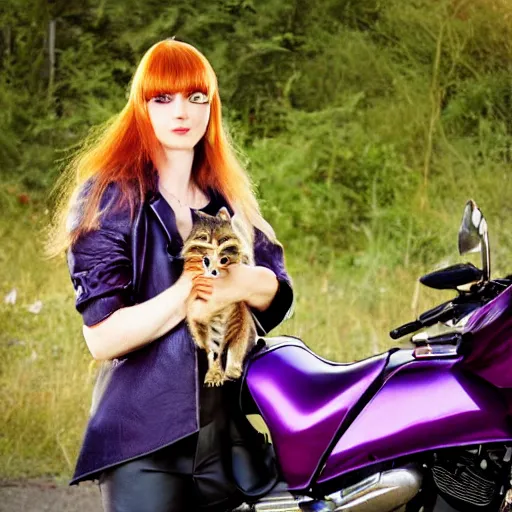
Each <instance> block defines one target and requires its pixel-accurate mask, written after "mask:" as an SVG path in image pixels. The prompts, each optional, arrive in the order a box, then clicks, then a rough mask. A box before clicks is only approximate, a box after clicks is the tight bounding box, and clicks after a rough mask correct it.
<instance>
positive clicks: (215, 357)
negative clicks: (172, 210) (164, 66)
mask: <svg viewBox="0 0 512 512" xmlns="http://www.w3.org/2000/svg"><path fill="white" fill-rule="evenodd" d="M198 216H199V220H198V221H197V222H196V223H194V226H193V228H192V231H191V233H190V235H189V237H188V238H187V240H186V241H185V243H184V244H183V249H182V256H183V258H184V262H185V264H184V269H185V270H186V269H187V267H188V266H189V265H190V266H192V265H194V266H196V265H197V263H198V262H201V263H202V265H203V267H204V269H205V275H207V276H211V277H214V278H218V277H220V276H221V273H222V271H223V270H224V269H226V268H227V267H228V266H229V265H232V264H234V263H244V264H248V265H253V264H254V261H253V251H252V247H251V244H250V242H249V237H247V236H245V233H244V228H243V226H242V225H241V224H239V223H238V222H237V218H236V216H234V217H233V218H231V217H230V215H229V212H228V211H227V209H226V208H222V209H221V210H220V211H219V213H218V214H217V215H216V216H211V215H207V214H204V213H202V212H198ZM187 323H188V326H189V329H190V332H191V334H192V337H193V339H194V341H195V343H196V344H197V346H198V347H200V348H203V349H204V350H206V352H207V355H208V372H207V374H206V376H205V380H204V382H205V384H206V385H209V386H220V385H221V384H222V383H223V382H224V381H225V380H226V379H237V378H239V377H240V376H241V375H242V368H243V366H242V365H243V360H244V357H245V355H246V354H247V352H248V351H249V350H250V348H251V347H252V346H253V345H254V342H255V339H256V329H255V326H254V320H253V318H252V315H251V313H250V311H249V308H248V306H247V305H246V304H245V302H238V303H236V304H232V305H230V306H228V307H226V308H225V309H223V310H222V311H220V312H219V313H218V314H216V315H215V316H214V317H213V318H212V319H211V320H210V321H209V322H208V323H201V322H198V321H194V320H192V319H189V318H187ZM224 353H225V354H226V357H225V360H226V363H225V366H224V365H223V354H224Z"/></svg>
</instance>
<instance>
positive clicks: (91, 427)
mask: <svg viewBox="0 0 512 512" xmlns="http://www.w3.org/2000/svg"><path fill="white" fill-rule="evenodd" d="M118 194H119V190H118V188H117V186H116V185H111V186H110V187H109V188H108V189H107V191H106V193H105V196H104V198H103V200H102V206H105V205H107V204H110V203H111V202H112V203H116V200H117V199H118V197H119V196H118ZM210 199H211V201H210V203H209V204H208V205H207V206H206V207H205V208H204V209H203V211H205V212H206V213H210V214H212V215H213V214H216V213H217V211H218V210H219V208H221V207H222V206H227V207H228V209H229V210H231V208H230V206H229V205H228V204H227V203H226V201H225V199H224V198H223V197H222V196H220V195H219V194H217V193H215V192H213V191H211V192H210ZM192 213H193V218H194V219H195V218H197V216H196V215H195V212H192ZM181 247H182V240H181V237H180V235H179V233H178V231H177V229H176V222H175V217H174V212H173V210H172V208H171V207H170V206H169V204H168V203H167V201H165V199H164V198H163V197H162V196H161V195H160V194H159V193H150V194H148V196H147V198H146V200H145V201H144V202H143V203H142V204H140V205H139V207H138V208H137V211H136V214H135V216H134V218H133V221H132V220H131V218H130V212H129V211H128V209H127V208H126V209H115V208H110V209H107V210H106V213H105V214H104V215H103V216H102V219H101V224H100V228H99V229H98V230H96V231H92V232H89V233H87V234H86V235H84V236H82V237H81V238H80V239H79V240H77V242H76V243H75V244H73V246H72V247H71V248H70V249H69V251H68V266H69V271H70V276H71V281H72V283H73V286H74V288H75V293H76V308H77V310H78V311H79V312H80V313H81V314H82V316H83V321H84V323H85V324H86V325H94V324H96V323H98V322H99V321H101V320H103V319H105V318H106V317H108V316H109V315H110V314H112V313H113V312H114V311H116V310H117V309H119V308H122V307H124V306H130V305H133V304H137V303H140V302H144V301H146V300H148V299H150V298H152V297H154V296H156V295H158V294H159V293H161V292H162V291H163V290H165V289H166V288H168V287H169V286H171V285H172V284H173V283H174V282H175V281H176V279H177V278H178V277H179V275H180V274H181V271H182V267H183V264H182V260H181V259H180V257H179V253H180V250H181ZM254 253H255V261H256V264H257V265H261V266H264V267H267V268H269V269H271V270H272V271H273V272H274V273H275V274H276V276H277V278H278V281H279V288H278V292H277V294H276V296H275V298H274V299H273V301H272V303H271V305H270V306H269V308H268V309H267V310H266V311H264V312H258V311H253V316H254V318H255V320H256V323H257V326H258V331H259V334H260V335H263V334H266V333H267V332H268V331H270V330H271V329H273V328H274V327H275V326H276V325H278V324H279V323H280V322H281V321H282V320H283V319H284V318H286V317H287V316H288V315H289V314H290V312H291V309H292V303H293V291H292V287H291V281H290V278H289V276H288V274H287V272H286V269H285V266H284V257H283V250H282V248H281V247H280V246H278V245H276V244H273V243H271V242H270V241H269V240H268V239H267V238H266V236H265V235H264V234H263V233H262V232H260V231H259V230H256V236H255V247H254ZM199 385H200V383H199V382H198V367H197V352H196V347H195V345H194V343H193V341H192V339H191V336H190V333H189V331H188V328H187V326H186V324H185V322H184V321H182V322H181V323H180V324H178V325H177V326H176V327H174V328H173V329H172V330H171V331H169V332H168V333H167V334H165V335H164V336H162V337H161V338H159V339H158V340H155V341H153V342H152V343H149V344H148V345H146V346H144V347H142V348H140V349H138V350H135V351H133V352H131V353H129V354H126V355H125V356H123V357H120V358H118V359H114V360H113V361H108V362H104V363H103V364H102V366H101V369H100V373H99V375H98V379H97V382H96V385H95V389H94V392H93V400H92V407H91V412H90V418H89V422H88V425H87V428H86V431H85V436H84V439H83V443H82V446H81V450H80V454H79V457H78V461H77V464H76V468H75V473H74V475H73V477H72V479H71V481H70V485H74V484H78V483H79V482H80V481H84V480H94V479H96V478H98V477H99V474H100V473H101V471H102V470H104V469H106V468H108V467H111V466H113V465H115V464H118V463H120V462H124V461H127V460H130V459H133V458H136V457H139V456H142V455H145V454H148V453H150V452H152V451H155V450H158V449H159V448H162V447H164V446H167V445H169V444H171V443H174V442H175V441H177V440H179V439H181V438H184V437H185V436H188V435H190V434H193V433H194V432H197V431H198V429H199ZM201 385H202V384H201Z"/></svg>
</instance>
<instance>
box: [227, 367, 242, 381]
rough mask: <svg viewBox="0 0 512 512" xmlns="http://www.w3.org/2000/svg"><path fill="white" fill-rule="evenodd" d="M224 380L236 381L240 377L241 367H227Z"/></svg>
mask: <svg viewBox="0 0 512 512" xmlns="http://www.w3.org/2000/svg"><path fill="white" fill-rule="evenodd" d="M225 375H226V380H237V379H239V378H240V377H241V376H242V367H241V366H228V367H227V368H226V373H225Z"/></svg>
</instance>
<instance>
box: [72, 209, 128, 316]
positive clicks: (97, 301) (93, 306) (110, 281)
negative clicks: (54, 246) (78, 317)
mask: <svg viewBox="0 0 512 512" xmlns="http://www.w3.org/2000/svg"><path fill="white" fill-rule="evenodd" d="M130 249H131V244H130V230H129V224H128V219H124V218H123V215H121V214H120V213H116V214H109V213H108V212H106V213H105V215H104V216H103V218H102V220H101V223H100V227H99V228H98V229H96V230H93V231H89V232H87V233H84V234H83V235H81V236H80V237H79V238H78V239H77V240H76V241H75V242H74V243H73V244H72V246H71V247H70V248H69V249H68V252H67V262H68V268H69V273H70V277H71V282H72V283H73V287H74V289H75V297H76V299H75V306H76V309H77V310H78V312H79V313H81V314H82V317H83V321H84V324H85V325H87V326H91V325H94V324H97V323H98V322H101V321H102V320H104V319H105V318H107V317H108V316H110V315H111V314H112V313H114V311H116V310H118V309H120V308H122V307H125V306H129V305H133V297H132V275H133V272H132V268H133V265H132V259H131V250H130Z"/></svg>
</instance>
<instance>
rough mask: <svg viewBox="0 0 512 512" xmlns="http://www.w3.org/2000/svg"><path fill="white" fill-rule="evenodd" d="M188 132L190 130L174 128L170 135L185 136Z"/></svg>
mask: <svg viewBox="0 0 512 512" xmlns="http://www.w3.org/2000/svg"><path fill="white" fill-rule="evenodd" d="M189 131H190V128H175V129H174V130H173V131H172V133H176V134H178V135H185V134H186V133H188V132H189Z"/></svg>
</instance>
